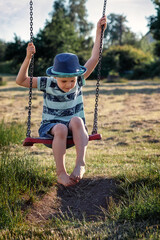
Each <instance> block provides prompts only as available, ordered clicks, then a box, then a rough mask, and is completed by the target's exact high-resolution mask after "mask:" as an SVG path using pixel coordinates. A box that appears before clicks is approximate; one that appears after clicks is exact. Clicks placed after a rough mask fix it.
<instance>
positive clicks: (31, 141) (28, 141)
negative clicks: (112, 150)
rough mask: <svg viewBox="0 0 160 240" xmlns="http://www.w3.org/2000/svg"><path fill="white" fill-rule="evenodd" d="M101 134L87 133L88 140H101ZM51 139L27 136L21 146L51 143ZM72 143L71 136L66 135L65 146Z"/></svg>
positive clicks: (69, 145)
mask: <svg viewBox="0 0 160 240" xmlns="http://www.w3.org/2000/svg"><path fill="white" fill-rule="evenodd" d="M101 138H102V136H101V134H98V133H96V134H92V135H89V141H93V140H101ZM52 141H53V139H48V138H32V137H27V138H25V140H24V142H23V146H25V147H31V146H33V144H35V143H42V144H45V145H52ZM73 145H74V142H73V138H72V137H70V136H69V137H67V148H69V147H72V146H73Z"/></svg>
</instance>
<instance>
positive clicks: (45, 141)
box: [23, 0, 107, 148]
mask: <svg viewBox="0 0 160 240" xmlns="http://www.w3.org/2000/svg"><path fill="white" fill-rule="evenodd" d="M106 3H107V0H104V7H103V17H104V16H105V10H106ZM103 29H104V26H102V30H101V41H100V49H99V63H98V74H97V83H96V94H95V97H96V98H95V109H94V120H93V130H92V134H91V135H89V141H92V140H100V139H101V138H102V137H101V135H100V134H98V133H97V129H98V98H99V85H100V78H101V60H102V44H103ZM30 41H31V42H33V1H32V0H30ZM33 69H34V55H33V56H32V59H31V64H30V87H29V102H28V122H27V134H26V138H25V140H24V142H23V146H33V145H34V144H35V143H42V144H45V145H50V146H51V145H52V141H53V139H47V138H41V137H39V138H33V137H31V105H32V79H33ZM72 146H74V141H73V138H72V136H68V137H67V143H66V147H67V148H69V147H72Z"/></svg>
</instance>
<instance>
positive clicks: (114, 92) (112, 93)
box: [83, 88, 160, 96]
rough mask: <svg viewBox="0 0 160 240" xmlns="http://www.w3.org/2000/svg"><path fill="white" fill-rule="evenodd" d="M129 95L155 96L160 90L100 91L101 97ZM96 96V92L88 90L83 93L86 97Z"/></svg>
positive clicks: (123, 89) (124, 89)
mask: <svg viewBox="0 0 160 240" xmlns="http://www.w3.org/2000/svg"><path fill="white" fill-rule="evenodd" d="M126 93H128V94H137V93H138V94H148V95H150V94H153V93H160V88H156V89H154V88H140V89H126V88H115V89H111V90H107V89H100V94H101V95H125V94H126ZM93 94H95V90H88V91H85V92H83V95H84V96H88V95H93Z"/></svg>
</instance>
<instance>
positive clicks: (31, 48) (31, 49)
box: [27, 42, 36, 58]
mask: <svg viewBox="0 0 160 240" xmlns="http://www.w3.org/2000/svg"><path fill="white" fill-rule="evenodd" d="M35 52H36V48H35V46H34V44H33V43H32V42H30V43H28V46H27V57H29V58H32V55H33V54H35Z"/></svg>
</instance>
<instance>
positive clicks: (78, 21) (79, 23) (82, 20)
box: [69, 0, 93, 36]
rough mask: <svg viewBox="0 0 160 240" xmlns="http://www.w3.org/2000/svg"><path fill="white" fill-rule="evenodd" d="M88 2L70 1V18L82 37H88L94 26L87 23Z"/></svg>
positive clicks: (80, 0)
mask: <svg viewBox="0 0 160 240" xmlns="http://www.w3.org/2000/svg"><path fill="white" fill-rule="evenodd" d="M85 4H86V0H69V17H70V19H71V22H73V23H74V26H75V29H76V31H77V32H78V33H79V35H80V36H88V35H89V34H90V32H91V30H92V29H93V24H92V23H88V21H87V10H86V7H85Z"/></svg>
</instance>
